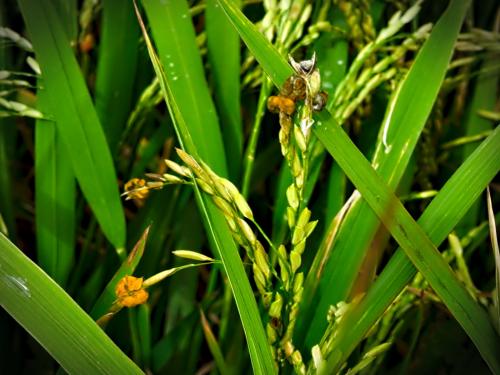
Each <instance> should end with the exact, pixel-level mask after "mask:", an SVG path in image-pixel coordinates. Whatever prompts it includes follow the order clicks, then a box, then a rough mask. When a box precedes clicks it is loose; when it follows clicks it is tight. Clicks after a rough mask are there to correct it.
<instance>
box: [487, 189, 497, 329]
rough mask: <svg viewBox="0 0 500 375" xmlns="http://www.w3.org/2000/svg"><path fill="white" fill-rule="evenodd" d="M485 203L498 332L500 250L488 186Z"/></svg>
mask: <svg viewBox="0 0 500 375" xmlns="http://www.w3.org/2000/svg"><path fill="white" fill-rule="evenodd" d="M486 203H487V206H488V224H489V227H490V239H491V247H492V248H493V257H494V258H495V290H494V291H493V293H494V295H493V306H494V309H495V312H494V314H493V315H494V317H493V322H494V324H495V326H496V329H497V331H498V332H499V334H500V250H499V248H498V237H497V226H496V224H495V212H494V211H493V203H491V194H490V188H489V187H488V188H487V189H486Z"/></svg>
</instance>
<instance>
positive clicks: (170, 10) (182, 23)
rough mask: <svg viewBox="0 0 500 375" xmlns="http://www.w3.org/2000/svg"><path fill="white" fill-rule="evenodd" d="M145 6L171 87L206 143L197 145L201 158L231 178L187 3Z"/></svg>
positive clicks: (154, 0)
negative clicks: (228, 173) (228, 174)
mask: <svg viewBox="0 0 500 375" xmlns="http://www.w3.org/2000/svg"><path fill="white" fill-rule="evenodd" d="M144 7H145V9H146V13H147V15H148V19H149V22H150V24H151V31H152V35H153V39H154V41H155V43H156V46H157V48H158V57H159V59H160V61H161V63H162V64H163V67H164V72H165V75H166V78H167V79H168V82H169V87H171V90H172V92H173V93H175V95H176V97H175V98H176V101H177V102H178V103H180V105H182V106H184V105H185V106H186V109H187V108H190V110H189V111H188V110H186V111H183V115H184V118H185V121H186V124H188V125H189V130H190V133H191V136H192V137H193V140H194V139H195V138H197V137H200V138H199V139H203V140H204V141H203V142H200V144H196V146H197V149H198V151H199V155H200V157H201V158H202V159H203V160H204V161H206V162H207V163H208V164H209V165H210V167H211V168H212V169H213V170H214V171H215V172H216V173H218V174H220V175H222V176H227V166H226V157H225V152H224V145H223V141H222V135H221V131H220V128H219V124H218V120H217V114H216V112H215V106H214V103H213V101H212V99H211V97H210V92H209V90H208V85H207V83H206V79H205V75H204V72H203V65H202V61H201V57H200V53H199V50H198V48H197V46H196V42H195V33H194V28H193V24H192V21H191V19H190V17H189V9H188V7H187V4H186V3H185V1H174V2H170V3H169V4H167V5H165V4H163V3H162V2H161V1H158V0H145V1H144ZM165 20H169V21H170V22H165ZM181 52H182V53H181ZM214 152H215V154H214Z"/></svg>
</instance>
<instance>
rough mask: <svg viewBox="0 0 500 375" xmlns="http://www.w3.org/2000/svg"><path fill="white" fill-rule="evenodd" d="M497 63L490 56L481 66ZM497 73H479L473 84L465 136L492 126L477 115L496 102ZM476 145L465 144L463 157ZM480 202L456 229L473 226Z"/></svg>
mask: <svg viewBox="0 0 500 375" xmlns="http://www.w3.org/2000/svg"><path fill="white" fill-rule="evenodd" d="M495 64H498V59H495V58H493V57H491V58H490V59H489V60H486V61H484V63H483V64H482V66H481V67H479V69H481V68H485V69H488V68H490V67H493V66H494V65H495ZM498 79H499V74H498V70H497V71H493V72H490V73H486V74H482V75H480V76H479V77H478V78H477V80H476V84H475V86H474V91H473V94H472V99H471V104H470V108H469V112H468V113H467V116H466V119H465V134H464V136H465V137H468V136H469V137H471V136H475V135H477V134H480V133H483V132H485V131H488V130H491V129H492V128H493V123H492V122H491V121H490V120H487V119H485V118H484V117H482V116H479V114H478V111H479V110H493V109H494V108H495V102H496V92H497V87H498ZM476 147H477V145H476V144H475V143H473V144H468V145H465V146H464V148H463V159H464V160H465V159H466V158H467V157H468V156H469V155H470V154H471V153H472V152H473V151H474V149H475V148H476ZM480 208H481V202H480V201H478V202H476V203H475V204H473V205H472V207H471V208H470V211H469V213H468V214H467V215H465V216H464V218H463V219H462V221H461V222H460V224H459V225H458V228H457V231H458V233H459V234H463V233H464V232H466V231H467V230H469V229H470V228H471V227H473V226H475V225H476V224H477V223H478V221H479V219H480V217H479V213H480Z"/></svg>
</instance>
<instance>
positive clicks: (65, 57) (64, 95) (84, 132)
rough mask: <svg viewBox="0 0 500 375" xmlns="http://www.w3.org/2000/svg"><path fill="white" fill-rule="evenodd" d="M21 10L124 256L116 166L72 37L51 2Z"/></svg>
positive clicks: (94, 196)
mask: <svg viewBox="0 0 500 375" xmlns="http://www.w3.org/2000/svg"><path fill="white" fill-rule="evenodd" d="M19 5H20V7H21V10H22V13H23V17H24V19H25V21H26V25H27V27H28V31H29V33H30V36H31V39H32V42H33V48H34V49H35V53H36V56H37V61H38V62H39V64H40V68H41V70H42V75H43V85H44V87H45V89H46V90H47V96H48V98H49V101H50V108H51V111H52V115H53V117H54V120H55V121H56V124H57V132H58V134H60V135H61V139H62V140H63V141H64V143H65V145H66V148H67V150H68V152H69V156H70V159H71V162H72V165H73V171H74V173H75V176H76V178H77V180H78V183H79V185H80V187H81V189H82V192H83V194H84V195H85V198H86V199H87V201H88V202H89V204H90V206H91V207H92V210H93V212H94V214H95V216H96V218H97V220H98V222H99V224H100V225H101V228H102V230H103V232H104V233H105V235H106V237H107V238H108V239H109V241H110V242H111V243H112V244H113V245H114V246H115V248H116V249H117V251H118V252H119V253H120V254H121V255H122V256H123V255H124V254H123V251H124V250H123V247H124V245H125V217H124V215H123V208H122V205H121V202H120V197H119V194H118V186H117V182H116V173H115V170H114V167H113V161H112V159H111V154H110V152H109V148H108V145H107V144H106V139H105V137H104V133H103V131H102V128H101V125H100V123H99V119H98V118H97V114H96V111H95V109H94V107H93V105H92V101H91V98H90V95H89V93H88V89H87V87H86V85H85V81H84V79H83V77H82V74H81V72H80V68H79V66H78V63H77V61H76V59H75V56H74V55H73V52H72V50H71V48H70V45H69V42H68V37H67V36H66V35H65V32H64V30H63V27H62V25H61V22H60V20H59V17H58V16H57V14H56V12H55V9H54V7H53V5H52V3H51V2H50V1H48V0H42V1H33V0H19ZM67 124H71V126H68V125H67Z"/></svg>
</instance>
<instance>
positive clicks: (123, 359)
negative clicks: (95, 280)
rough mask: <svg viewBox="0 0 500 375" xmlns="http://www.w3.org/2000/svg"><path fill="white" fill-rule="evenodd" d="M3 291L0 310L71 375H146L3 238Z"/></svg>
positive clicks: (0, 276)
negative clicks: (12, 319) (14, 320)
mask: <svg viewBox="0 0 500 375" xmlns="http://www.w3.org/2000/svg"><path fill="white" fill-rule="evenodd" d="M0 289H1V290H2V293H0V305H1V306H2V307H3V308H4V309H5V310H7V312H8V313H9V314H10V315H11V316H12V317H13V318H14V319H16V320H17V321H18V322H19V324H21V325H22V326H23V327H24V328H25V329H26V330H27V331H28V332H29V333H30V335H32V336H33V337H34V338H35V339H36V340H37V341H38V342H39V343H40V344H41V345H42V346H43V347H44V348H45V349H46V350H47V351H48V352H49V353H50V354H51V355H52V356H53V357H54V359H55V360H57V361H58V362H59V363H60V364H61V366H63V367H64V369H65V370H66V371H68V373H75V374H76V373H86V374H106V373H107V374H141V373H142V372H141V370H140V369H139V368H138V367H137V366H136V365H135V364H134V363H133V362H132V361H131V360H130V358H128V357H127V356H126V355H125V354H124V353H123V352H122V351H121V350H120V349H119V348H118V347H117V346H116V345H115V344H114V343H113V342H112V341H111V339H110V338H109V337H108V336H106V334H105V333H104V332H103V331H102V330H101V329H100V328H99V327H98V326H97V324H95V322H94V321H92V319H91V318H90V317H89V316H88V315H87V314H86V313H85V312H84V311H83V310H82V309H81V308H80V307H79V306H78V305H77V304H76V303H75V301H73V300H72V299H71V297H69V296H68V294H66V292H64V290H63V289H61V288H60V287H59V286H58V285H57V284H56V283H55V282H54V281H53V280H52V279H50V278H49V277H48V276H47V275H46V274H45V273H44V272H43V271H42V270H41V269H40V268H39V267H38V266H37V265H36V264H34V263H33V262H32V261H31V260H30V259H28V258H27V257H26V256H25V255H24V254H23V253H22V252H21V250H19V249H18V248H17V247H16V246H14V244H12V243H11V242H10V241H9V240H8V239H7V238H6V237H5V236H4V235H3V234H0Z"/></svg>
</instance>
